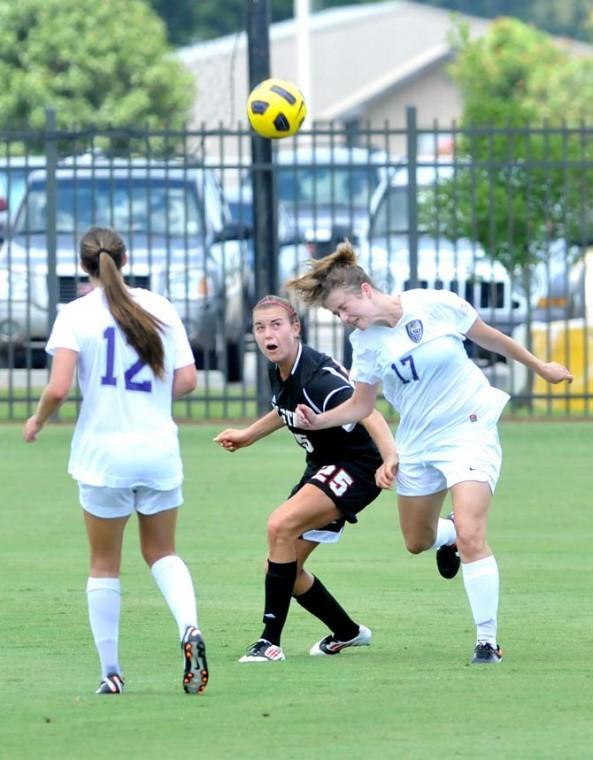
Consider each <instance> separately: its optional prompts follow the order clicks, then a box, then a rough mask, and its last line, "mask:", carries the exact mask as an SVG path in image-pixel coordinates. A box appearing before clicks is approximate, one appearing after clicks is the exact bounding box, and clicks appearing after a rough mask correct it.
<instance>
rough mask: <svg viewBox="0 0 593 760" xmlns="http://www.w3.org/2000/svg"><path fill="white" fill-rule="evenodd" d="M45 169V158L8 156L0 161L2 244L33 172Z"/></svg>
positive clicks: (0, 237) (0, 224)
mask: <svg viewBox="0 0 593 760" xmlns="http://www.w3.org/2000/svg"><path fill="white" fill-rule="evenodd" d="M42 167H45V156H30V155H26V156H8V157H6V158H2V159H0V243H2V241H3V240H4V238H5V237H6V234H7V229H8V226H9V224H10V220H11V218H14V214H15V212H16V210H17V209H18V207H19V205H20V202H21V199H22V197H23V195H24V193H25V189H26V186H27V178H28V176H29V174H30V173H31V172H32V171H35V169H39V168H42Z"/></svg>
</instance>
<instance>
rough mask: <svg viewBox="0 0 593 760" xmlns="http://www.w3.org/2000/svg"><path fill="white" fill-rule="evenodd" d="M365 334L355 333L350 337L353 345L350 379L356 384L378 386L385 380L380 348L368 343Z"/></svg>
mask: <svg viewBox="0 0 593 760" xmlns="http://www.w3.org/2000/svg"><path fill="white" fill-rule="evenodd" d="M367 337H368V336H365V334H364V333H361V332H359V331H355V332H353V333H352V335H351V336H350V343H351V344H352V368H351V369H350V378H351V380H353V381H354V382H355V383H368V385H377V383H380V382H381V381H382V380H383V370H382V366H381V362H380V361H379V353H380V351H379V348H380V347H379V346H376V345H373V344H372V342H371V341H367Z"/></svg>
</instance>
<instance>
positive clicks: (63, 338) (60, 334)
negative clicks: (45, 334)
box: [45, 308, 80, 356]
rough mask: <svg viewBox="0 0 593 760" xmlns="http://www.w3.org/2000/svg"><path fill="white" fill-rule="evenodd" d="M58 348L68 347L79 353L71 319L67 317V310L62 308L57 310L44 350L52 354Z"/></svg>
mask: <svg viewBox="0 0 593 760" xmlns="http://www.w3.org/2000/svg"><path fill="white" fill-rule="evenodd" d="M58 348H68V349H70V350H71V351H76V352H78V353H80V345H79V343H78V339H77V337H76V333H75V331H74V328H73V326H72V320H71V319H70V318H69V310H68V309H64V308H62V309H60V311H59V312H58V316H57V317H56V321H55V322H54V325H53V327H52V330H51V333H50V335H49V338H48V341H47V344H46V346H45V350H46V352H47V353H48V354H50V356H53V355H54V353H55V352H56V349H58Z"/></svg>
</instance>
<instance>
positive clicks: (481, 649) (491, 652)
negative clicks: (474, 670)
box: [470, 641, 502, 665]
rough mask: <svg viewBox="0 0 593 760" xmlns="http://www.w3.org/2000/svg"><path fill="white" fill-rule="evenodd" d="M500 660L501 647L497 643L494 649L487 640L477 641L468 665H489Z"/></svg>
mask: <svg viewBox="0 0 593 760" xmlns="http://www.w3.org/2000/svg"><path fill="white" fill-rule="evenodd" d="M496 662H502V649H501V648H500V646H499V645H498V644H497V645H496V649H495V648H494V647H493V646H492V644H489V643H488V642H486V643H484V642H483V641H478V643H477V644H476V648H475V649H474V656H473V657H472V661H471V663H470V665H491V664H493V663H496Z"/></svg>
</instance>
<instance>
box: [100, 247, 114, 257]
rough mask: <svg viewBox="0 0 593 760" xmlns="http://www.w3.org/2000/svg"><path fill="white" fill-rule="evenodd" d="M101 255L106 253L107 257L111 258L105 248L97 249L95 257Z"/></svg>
mask: <svg viewBox="0 0 593 760" xmlns="http://www.w3.org/2000/svg"><path fill="white" fill-rule="evenodd" d="M102 253H106V254H108V255H109V256H111V251H108V250H107V248H99V250H98V251H97V256H100V255H101V254H102Z"/></svg>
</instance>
